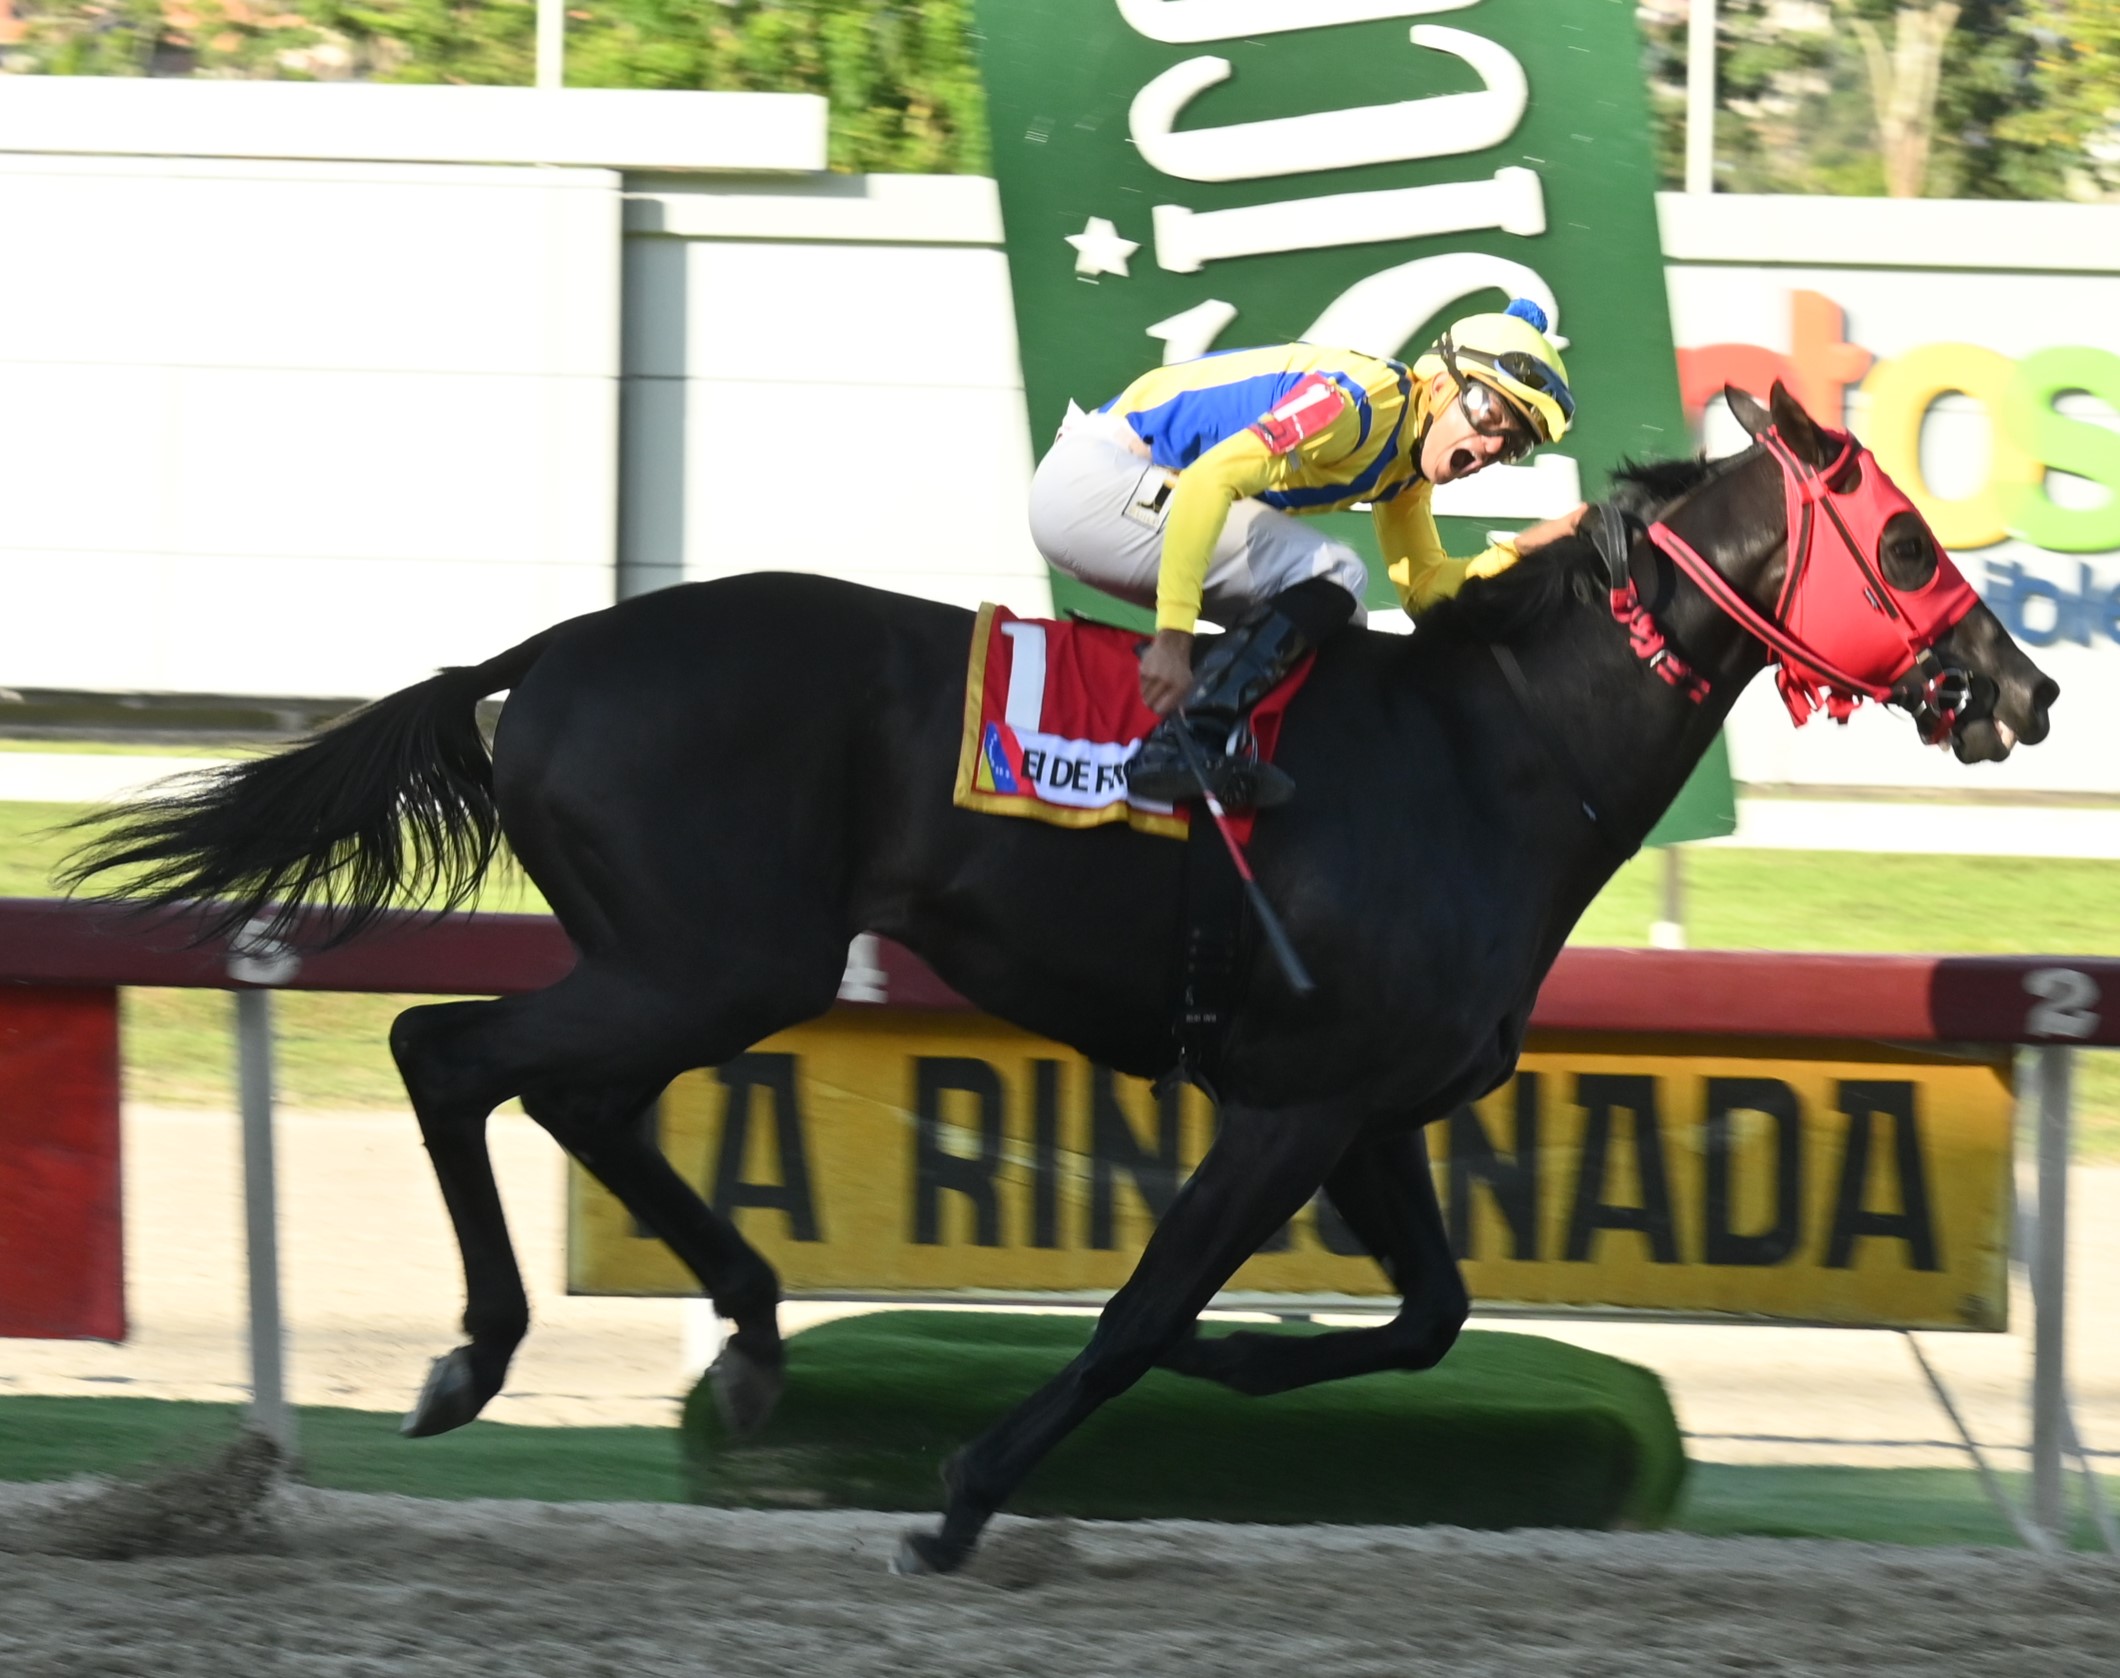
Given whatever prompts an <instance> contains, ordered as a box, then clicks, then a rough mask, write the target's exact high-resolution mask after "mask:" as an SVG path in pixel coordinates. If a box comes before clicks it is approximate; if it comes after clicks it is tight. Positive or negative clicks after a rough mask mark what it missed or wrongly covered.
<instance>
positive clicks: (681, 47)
mask: <svg viewBox="0 0 2120 1678" xmlns="http://www.w3.org/2000/svg"><path fill="white" fill-rule="evenodd" d="M968 12H969V0H917V3H913V0H907V3H903V4H895V5H894V4H889V3H884V0H591V3H590V4H588V5H586V6H584V7H582V8H581V9H578V10H575V11H572V12H570V13H569V14H568V17H569V24H568V36H567V83H568V85H569V86H570V87H715V88H742V89H757V90H761V91H773V92H782V93H821V94H823V95H824V96H825V97H826V99H828V100H829V101H830V103H831V108H832V138H831V161H832V167H833V168H835V169H855V170H865V169H879V170H906V171H916V172H921V173H952V172H966V173H980V172H983V171H984V170H985V169H986V167H987V147H986V114H985V106H984V101H983V95H982V92H981V89H980V85H979V72H978V66H977V64H976V62H975V61H974V59H973V56H972V52H971V47H970V44H969V39H968V36H969V22H970V20H969V17H968V15H967V14H968Z"/></svg>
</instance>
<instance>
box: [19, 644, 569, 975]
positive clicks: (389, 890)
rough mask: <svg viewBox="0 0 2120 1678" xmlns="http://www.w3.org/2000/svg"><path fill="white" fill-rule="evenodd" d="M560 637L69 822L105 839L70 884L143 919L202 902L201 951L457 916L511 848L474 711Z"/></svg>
mask: <svg viewBox="0 0 2120 1678" xmlns="http://www.w3.org/2000/svg"><path fill="white" fill-rule="evenodd" d="M551 634H552V631H550V630H547V631H545V632H544V633H543V634H540V635H536V636H533V637H532V638H531V639H530V640H528V641H525V642H523V643H522V645H521V646H518V647H514V648H511V649H510V650H509V651H507V652H504V653H502V654H501V655H500V656H499V657H498V658H491V659H488V660H487V661H486V662H485V663H484V664H476V665H460V666H455V667H452V668H450V669H447V670H443V671H441V672H439V673H438V674H436V675H433V676H430V677H429V678H428V679H427V680H426V681H424V682H418V683H415V684H414V685H413V686H411V687H408V688H401V689H399V691H398V692H396V693H393V694H391V695H389V696H388V697H387V698H384V699H378V700H376V701H375V702H374V703H373V704H371V705H364V706H363V707H361V708H360V709H359V710H357V711H353V712H349V713H348V714H347V715H346V716H343V717H341V718H339V719H338V720H337V721H335V722H333V723H331V724H330V725H329V726H327V727H325V728H323V729H321V730H319V731H318V732H317V733H316V734H314V735H312V736H311V737H310V738H309V739H307V740H305V741H303V742H302V743H301V744H300V745H297V746H294V747H292V748H290V749H289V750H287V751H284V752H278V753H275V754H274V755H272V756H270V757H260V758H252V759H248V760H246V761H244V762H240V763H231V764H228V765H226V766H224V767H221V768H216V769H208V770H201V771H197V772H195V773H192V774H188V775H179V776H176V777H173V778H172V779H171V780H170V781H168V782H166V783H164V787H165V788H166V790H160V791H157V792H156V793H153V794H151V795H149V796H148V797H147V798H145V799H142V800H139V801H137V802H134V803H131V804H127V805H123V806H120V807H118V808H115V809H109V810H102V811H97V812H94V813H92V814H90V815H88V816H84V817H83V818H81V820H80V821H78V822H75V823H73V824H72V825H73V826H74V827H76V828H83V829H94V830H96V836H95V837H94V838H92V839H90V840H88V841H87V842H86V843H84V844H83V845H81V846H80V847H79V848H78V849H76V850H75V851H74V852H73V853H72V854H71V855H69V856H68V857H67V859H66V860H65V862H64V863H63V864H62V865H61V867H60V870H59V875H58V878H59V882H60V884H62V885H64V886H65V887H66V888H67V889H68V890H74V889H78V888H80V887H82V886H85V885H89V884H90V883H91V882H93V883H94V884H95V886H96V895H98V896H102V897H106V898H116V899H122V900H124V901H127V902H131V903H135V904H137V905H139V906H140V907H141V908H143V909H157V908H172V907H176V906H178V905H194V904H201V905H203V907H204V910H205V914H204V917H203V918H202V921H201V923H200V926H199V929H198V935H199V937H200V938H201V939H206V938H211V937H215V936H218V935H222V934H226V933H230V932H233V931H235V930H237V929H238V928H242V927H245V926H249V925H250V924H251V923H252V922H254V921H256V920H257V919H258V918H259V917H260V916H265V917H267V920H266V923H265V925H264V927H263V928H262V929H261V930H262V931H263V933H264V935H265V936H266V937H286V936H288V935H289V934H290V933H291V932H292V930H293V928H294V925H295V922H296V919H297V917H298V915H299V914H300V912H301V911H302V910H304V909H311V908H315V909H322V910H324V911H325V916H324V932H325V936H324V938H323V940H322V942H323V944H324V945H325V946H326V947H329V946H331V945H336V944H342V943H344V942H346V940H348V939H349V938H352V937H355V936H356V935H357V934H359V933H360V932H361V931H362V930H363V929H365V928H366V927H368V926H370V925H371V924H373V923H374V922H375V921H376V919H377V918H378V917H380V916H381V915H382V914H383V913H384V912H385V911H386V910H388V909H392V908H427V907H430V906H431V907H433V908H434V909H435V911H436V912H437V913H442V912H446V911H447V910H450V909H454V908H456V907H458V906H459V905H461V904H463V903H464V902H466V901H467V900H468V899H470V898H471V897H472V896H473V895H474V894H475V893H476V892H477V890H478V887H479V882H480V881H481V880H482V879H483V878H484V877H485V873H486V870H487V868H488V867H489V866H491V864H492V862H493V859H494V856H495V854H496V853H497V852H498V851H499V849H500V843H501V833H500V819H499V814H498V811H497V810H496V808H495V805H494V799H493V760H492V758H491V757H490V756H489V755H488V754H487V751H486V742H485V739H484V737H483V736H482V735H481V734H480V733H479V726H478V702H479V700H480V699H482V698H484V697H485V696H486V695H487V694H489V693H495V692H498V691H499V690H500V689H502V688H508V687H513V686H515V685H516V684H517V683H518V682H519V681H520V680H521V679H522V677H523V676H524V674H525V673H526V672H527V671H528V670H529V669H530V667H531V666H532V665H533V664H535V663H536V662H537V659H538V656H539V654H541V653H542V652H543V651H544V648H545V643H546V640H547V639H548V637H549V636H550V635H551ZM316 930H317V929H316V928H315V927H314V926H312V927H310V928H309V929H308V938H307V940H306V941H310V942H315V941H316V937H315V934H316Z"/></svg>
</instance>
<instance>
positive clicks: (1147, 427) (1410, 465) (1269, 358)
mask: <svg viewBox="0 0 2120 1678" xmlns="http://www.w3.org/2000/svg"><path fill="white" fill-rule="evenodd" d="M1545 333H1546V317H1545V313H1544V311H1543V310H1541V309H1540V308H1539V307H1538V305H1537V304H1535V303H1531V302H1527V301H1525V300H1523V299H1519V300H1517V301H1516V302H1514V303H1511V304H1510V305H1509V309H1508V312H1507V313H1504V314H1492V315H1472V316H1470V317H1468V318H1466V319H1464V320H1460V321H1458V322H1457V323H1456V324H1455V325H1453V326H1452V327H1451V328H1450V329H1449V330H1448V331H1447V332H1445V333H1444V334H1443V336H1442V337H1441V338H1439V339H1437V340H1436V342H1435V343H1434V344H1433V345H1432V346H1431V347H1430V348H1429V349H1428V351H1427V352H1426V353H1425V354H1424V355H1422V356H1421V357H1420V358H1419V359H1418V360H1416V361H1415V362H1414V364H1413V366H1412V367H1411V368H1410V369H1409V368H1407V367H1406V366H1404V365H1403V364H1401V363H1399V362H1396V361H1389V360H1385V359H1383V358H1382V357H1378V356H1369V355H1362V354H1358V353H1356V352H1354V351H1350V350H1330V349H1321V348H1319V347H1318V346H1316V345H1314V344H1285V345H1282V346H1280V347H1278V348H1274V349H1255V350H1230V351H1225V352H1221V353H1218V354H1214V355H1209V356H1203V357H1202V358H1200V359H1199V360H1197V361H1186V362H1179V363H1177V364H1175V365H1173V366H1168V367H1159V368H1157V369H1155V370H1154V371H1153V372H1149V373H1145V374H1143V375H1142V376H1141V377H1140V378H1138V379H1136V380H1135V381H1134V382H1133V383H1132V384H1130V385H1128V386H1127V387H1126V389H1125V390H1123V391H1122V392H1120V393H1119V395H1118V396H1116V397H1114V398H1113V399H1112V400H1111V401H1109V402H1107V403H1105V404H1104V406H1103V407H1101V408H1099V409H1098V410H1097V411H1096V412H1095V413H1092V414H1084V413H1082V412H1081V411H1080V410H1078V409H1075V408H1073V406H1072V405H1070V409H1069V413H1068V418H1067V423H1066V424H1064V425H1063V426H1062V427H1061V430H1060V435H1059V438H1058V440H1057V441H1056V442H1055V443H1054V445H1053V448H1052V450H1051V451H1050V452H1049V453H1048V454H1047V455H1046V457H1045V459H1044V460H1043V461H1041V462H1040V463H1039V466H1038V470H1037V473H1036V475H1035V476H1034V477H1033V478H1032V480H1031V493H1030V515H1031V536H1032V539H1033V540H1034V541H1035V542H1036V543H1037V545H1038V549H1039V551H1040V552H1041V553H1043V554H1044V556H1045V557H1046V559H1047V560H1049V561H1050V562H1051V563H1052V564H1054V565H1056V566H1058V567H1059V568H1060V569H1061V570H1063V571H1065V572H1067V573H1068V574H1069V575H1070V576H1073V577H1079V578H1080V579H1081V580H1082V581H1084V582H1086V583H1089V584H1091V585H1093V586H1094V587H1096V588H1099V589H1102V590H1104V591H1105V592H1106V593H1107V594H1113V595H1117V596H1118V597H1119V598H1120V599H1123V600H1130V601H1133V602H1135V603H1136V604H1138V605H1144V606H1147V605H1153V606H1154V607H1155V609H1156V635H1155V639H1154V640H1153V641H1152V642H1151V643H1150V644H1149V646H1148V648H1147V650H1146V651H1145V652H1144V653H1143V655H1142V659H1141V697H1142V699H1143V701H1144V702H1145V703H1146V704H1147V705H1148V707H1149V708H1150V709H1151V710H1153V711H1155V712H1156V713H1157V714H1158V715H1159V716H1161V717H1162V718H1163V719H1164V720H1163V721H1162V722H1161V723H1159V724H1158V725H1157V726H1156V728H1155V730H1154V731H1153V732H1152V733H1151V734H1150V735H1149V737H1148V739H1147V740H1146V741H1144V742H1143V744H1142V747H1141V751H1140V754H1139V755H1138V756H1137V757H1136V758H1135V760H1134V763H1133V767H1132V770H1131V773H1130V778H1129V785H1130V786H1131V788H1132V789H1133V790H1134V791H1135V792H1137V793H1139V794H1140V795H1142V796H1143V797H1145V798H1150V799H1154V800H1156V801H1157V802H1165V803H1176V802H1178V801H1179V800H1181V799H1185V798H1189V797H1194V796H1197V794H1198V790H1199V783H1198V781H1197V780H1196V779H1195V778H1194V776H1193V773H1192V771H1191V769H1190V768H1189V767H1188V765H1187V762H1186V758H1185V755H1184V753H1183V751H1182V749H1181V748H1180V746H1179V744H1178V742H1177V739H1176V737H1175V734H1174V732H1173V731H1174V730H1175V729H1177V728H1180V727H1184V728H1187V729H1189V730H1190V731H1191V732H1192V734H1193V736H1194V737H1195V738H1196V739H1197V740H1198V742H1199V745H1200V748H1201V756H1202V758H1203V760H1204V761H1205V762H1206V764H1207V765H1208V771H1209V775H1208V778H1209V780H1210V782H1211V783H1212V784H1213V786H1214V790H1215V793H1216V796H1217V797H1218V798H1220V799H1221V800H1222V802H1223V803H1224V804H1225V805H1228V806H1230V807H1232V808H1241V807H1244V806H1246V805H1262V806H1264V805H1273V804H1279V803H1283V802H1285V801H1286V800H1287V798H1288V797H1289V795H1290V794H1291V793H1292V792H1293V791H1294V785H1293V783H1292V782H1290V781H1289V779H1288V777H1287V776H1286V775H1284V774H1282V773H1281V772H1280V771H1279V770H1276V769H1274V768H1273V767H1272V766H1270V765H1259V764H1256V763H1254V762H1250V761H1247V758H1246V757H1245V756H1233V755H1231V752H1230V742H1231V740H1232V738H1233V736H1235V734H1236V733H1237V730H1238V725H1239V724H1240V723H1241V722H1242V720H1243V718H1244V717H1245V716H1246V715H1247V714H1248V713H1249V711H1250V710H1251V707H1252V706H1253V705H1255V704H1257V703H1258V701H1259V700H1260V699H1262V698H1264V697H1265V696H1266V694H1267V693H1269V692H1270V691H1271V690H1272V688H1273V685H1274V684H1275V683H1276V682H1278V681H1279V680H1280V679H1281V678H1282V677H1283V676H1284V675H1286V674H1287V673H1288V671H1289V670H1290V669H1291V668H1293V667H1294V665H1295V663H1296V662H1297V660H1298V659H1300V658H1301V657H1302V656H1303V654H1304V653H1306V652H1308V651H1310V649H1311V648H1313V647H1315V646H1316V645H1318V643H1319V642H1321V641H1323V640H1324V639H1325V638H1326V637H1327V636H1328V635H1330V634H1332V633H1333V631H1335V630H1337V629H1338V628H1340V627H1341V626H1342V625H1343V624H1345V623H1347V622H1348V621H1349V620H1350V619H1356V620H1359V618H1360V616H1361V609H1362V599H1363V595H1364V593H1365V591H1366V589H1367V587H1368V582H1369V574H1368V570H1367V567H1366V566H1364V564H1363V562H1362V560H1361V557H1360V556H1359V555H1358V554H1356V553H1355V552H1354V550H1353V549H1352V548H1350V547H1348V546H1347V545H1346V544H1345V543H1344V542H1338V541H1335V540H1333V539H1332V538H1331V537H1330V536H1328V535H1326V534H1324V533H1323V532H1321V531H1319V530H1318V529H1316V528H1315V527H1306V526H1305V525H1304V524H1302V523H1300V522H1299V521H1298V519H1297V518H1296V517H1295V516H1293V515H1297V514H1304V513H1322V512H1332V511H1337V510H1340V509H1343V508H1348V507H1353V506H1355V505H1357V504H1358V503H1363V502H1366V503H1368V504H1369V505H1370V506H1371V509H1372V515H1373V517H1374V519H1375V521H1376V531H1377V537H1378V541H1379V543H1380V545H1381V546H1382V548H1383V551H1384V558H1385V563H1386V565H1387V566H1388V568H1389V572H1390V576H1391V581H1392V583H1393V585H1394V586H1395V587H1396V588H1397V590H1398V595H1399V599H1400V600H1401V602H1403V603H1404V605H1405V608H1406V610H1407V611H1408V612H1409V613H1412V614H1414V615H1416V616H1418V615H1419V614H1420V613H1421V612H1422V611H1424V610H1425V609H1427V608H1428V607H1430V606H1432V605H1434V604H1435V602H1436V601H1438V600H1442V599H1445V598H1447V597H1449V596H1450V595H1453V594H1456V593H1457V592H1458V590H1459V588H1460V587H1461V586H1463V584H1464V581H1465V579H1466V578H1467V577H1468V576H1471V577H1485V576H1491V575H1493V574H1494V573H1496V572H1498V571H1501V570H1504V569H1506V568H1507V567H1509V566H1510V565H1513V564H1515V563H1516V560H1517V558H1518V556H1519V555H1521V554H1525V553H1529V552H1531V551H1533V550H1534V549H1535V548H1538V547H1541V546H1543V545H1544V544H1545V543H1547V542H1550V541H1552V540H1554V539H1555V538H1557V537H1559V536H1562V535H1565V534H1567V533H1568V532H1570V531H1572V530H1573V529H1574V528H1575V523H1576V520H1577V519H1578V518H1579V517H1580V516H1581V513H1582V509H1581V508H1580V507H1578V508H1576V509H1575V510H1574V511H1573V512H1570V513H1567V514H1564V515H1563V516H1562V517H1560V518H1558V519H1549V520H1547V521H1546V522H1545V523H1543V524H1538V525H1533V526H1532V527H1531V528H1530V529H1528V530H1525V531H1523V532H1521V533H1519V534H1518V535H1517V536H1516V537H1514V538H1505V539H1503V540H1500V541H1497V542H1496V543H1495V544H1494V545H1493V546H1492V547H1489V548H1488V549H1487V550H1486V551H1485V552H1484V553H1482V554H1480V555H1479V556H1478V557H1477V558H1474V559H1470V560H1460V559H1451V558H1449V557H1447V556H1446V555H1445V554H1444V552H1443V544H1442V538H1441V535H1440V533H1439V532H1438V531H1437V529H1436V523H1435V515H1434V513H1433V512H1432V511H1431V510H1430V507H1429V501H1430V498H1431V497H1432V496H1433V494H1434V492H1435V486H1436V485H1438V484H1450V483H1456V482H1458V481H1459V480H1460V479H1462V478H1469V477H1471V476H1472V475H1473V474H1474V473H1476V472H1480V471H1484V470H1485V469H1486V468H1487V467H1489V466H1491V465H1493V464H1494V463H1495V462H1496V461H1503V462H1512V461H1518V460H1521V459H1523V457H1524V456H1525V455H1527V454H1529V453H1530V452H1531V451H1532V450H1533V449H1534V448H1536V447H1537V446H1538V445H1539V444H1541V443H1552V442H1557V441H1559V440H1560V438H1561V437H1562V436H1564V435H1565V434H1566V432H1567V430H1568V426H1569V423H1570V422H1571V421H1572V420H1573V418H1574V416H1575V399H1574V397H1573V396H1572V395H1571V394H1570V393H1569V390H1568V375H1567V371H1566V369H1565V368H1564V367H1563V366H1562V363H1561V358H1560V356H1559V354H1558V353H1557V352H1556V351H1555V350H1554V348H1553V345H1552V344H1551V343H1550V342H1548V340H1547V338H1546V335H1545ZM1201 617H1206V618H1208V619H1210V620H1212V621H1215V622H1219V623H1222V624H1225V625H1228V626H1229V628H1228V630H1227V631H1226V632H1225V633H1224V634H1221V635H1217V636H1215V637H1213V638H1212V640H1211V641H1210V643H1209V645H1208V647H1207V648H1205V649H1203V650H1202V652H1201V655H1200V660H1199V664H1198V666H1197V667H1195V665H1194V663H1193V626H1194V623H1195V621H1196V620H1197V619H1199V618H1201ZM1174 710H1176V711H1179V712H1180V713H1181V715H1180V716H1178V717H1173V716H1172V715H1171V713H1172V712H1173V711H1174Z"/></svg>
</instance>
